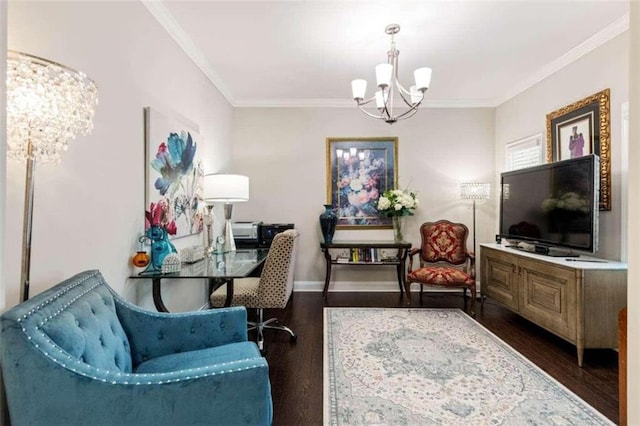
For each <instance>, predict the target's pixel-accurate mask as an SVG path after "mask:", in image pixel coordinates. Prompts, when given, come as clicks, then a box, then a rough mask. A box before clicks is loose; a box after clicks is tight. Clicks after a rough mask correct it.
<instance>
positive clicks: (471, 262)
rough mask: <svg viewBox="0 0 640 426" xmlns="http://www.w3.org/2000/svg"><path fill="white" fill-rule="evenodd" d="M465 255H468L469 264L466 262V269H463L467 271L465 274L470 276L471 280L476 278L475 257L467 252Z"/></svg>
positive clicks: (472, 253)
mask: <svg viewBox="0 0 640 426" xmlns="http://www.w3.org/2000/svg"><path fill="white" fill-rule="evenodd" d="M467 255H468V260H469V262H468V269H467V268H465V269H467V273H468V274H469V275H471V277H472V278H475V277H476V255H475V253H474V252H472V251H470V252H467Z"/></svg>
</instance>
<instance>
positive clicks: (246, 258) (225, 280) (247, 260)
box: [130, 249, 269, 312]
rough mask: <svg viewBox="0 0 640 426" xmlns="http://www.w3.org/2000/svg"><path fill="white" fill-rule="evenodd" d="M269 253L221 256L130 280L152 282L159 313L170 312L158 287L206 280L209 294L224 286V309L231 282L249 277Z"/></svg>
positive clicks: (242, 252) (245, 251) (251, 251)
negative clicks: (175, 281)
mask: <svg viewBox="0 0 640 426" xmlns="http://www.w3.org/2000/svg"><path fill="white" fill-rule="evenodd" d="M267 253H269V249H243V250H238V251H235V252H228V253H224V254H214V255H212V256H211V257H209V258H207V257H205V258H204V259H202V260H200V261H198V262H195V263H190V264H185V263H183V264H182V265H181V269H180V271H179V272H171V273H167V274H163V273H147V274H144V273H141V274H139V275H132V276H131V277H130V278H135V279H151V281H152V283H153V303H154V304H155V305H156V309H157V310H158V311H159V312H169V310H168V309H167V307H166V306H165V305H164V302H163V301H162V292H161V284H162V280H166V279H194V278H197V279H206V280H207V281H208V283H209V293H208V294H211V293H212V292H214V291H215V290H216V289H218V288H220V287H222V286H223V285H225V284H226V286H227V297H226V299H225V301H224V306H230V305H231V300H232V299H233V280H234V278H244V277H246V276H248V275H249V274H251V272H253V271H254V270H255V269H256V268H257V267H258V266H260V265H261V264H262V263H263V262H264V261H265V259H266V258H267Z"/></svg>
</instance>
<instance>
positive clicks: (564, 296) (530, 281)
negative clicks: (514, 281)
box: [518, 258, 577, 343]
mask: <svg viewBox="0 0 640 426" xmlns="http://www.w3.org/2000/svg"><path fill="white" fill-rule="evenodd" d="M518 274H519V276H520V280H521V283H522V288H521V290H520V315H522V316H523V317H525V318H527V319H529V320H531V321H532V322H534V323H536V324H538V325H540V326H541V327H544V328H546V329H547V330H549V331H551V332H553V333H556V334H558V335H559V336H561V337H564V338H565V339H567V340H569V341H570V342H572V343H575V342H576V339H577V336H576V315H577V300H576V298H577V277H576V272H575V270H574V269H569V268H566V269H565V268H562V267H558V266H553V265H550V264H549V263H543V262H536V261H533V260H529V259H524V258H521V259H519V261H518Z"/></svg>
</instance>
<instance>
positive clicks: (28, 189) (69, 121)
mask: <svg viewBox="0 0 640 426" xmlns="http://www.w3.org/2000/svg"><path fill="white" fill-rule="evenodd" d="M97 105H98V88H97V86H96V84H95V83H94V82H93V81H92V80H91V79H90V78H89V77H87V76H86V75H85V74H84V73H82V72H80V71H76V70H74V69H71V68H68V67H66V66H64V65H61V64H58V63H55V62H52V61H49V60H47V59H43V58H39V57H37V56H33V55H29V54H26V53H21V52H16V51H12V50H9V51H7V156H8V157H9V158H13V159H17V160H20V161H25V162H26V179H25V194H24V195H25V202H24V220H23V233H22V268H21V288H20V301H21V302H23V301H25V300H26V299H28V298H29V272H30V264H31V230H32V218H33V193H34V175H33V171H34V168H35V163H36V161H38V162H40V163H45V164H46V163H52V164H57V163H59V162H60V155H61V153H62V152H64V151H66V150H67V147H68V146H69V143H70V142H71V141H72V140H73V139H75V138H76V136H78V135H88V134H90V133H91V130H92V129H93V115H94V113H95V110H96V107H97Z"/></svg>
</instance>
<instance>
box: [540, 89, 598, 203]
mask: <svg viewBox="0 0 640 426" xmlns="http://www.w3.org/2000/svg"><path fill="white" fill-rule="evenodd" d="M609 99H610V90H609V89H604V90H602V91H600V92H598V93H595V94H593V95H591V96H588V97H586V98H584V99H582V100H579V101H577V102H574V103H572V104H571V105H567V106H565V107H562V108H560V109H558V110H556V111H553V112H551V113H549V114H547V162H548V163H549V162H552V161H558V160H561V159H562V158H560V157H561V156H560V152H561V148H562V143H563V142H564V141H563V140H562V137H561V134H562V133H561V130H563V129H567V128H569V126H573V125H575V124H576V123H578V122H584V123H586V124H588V126H589V130H590V132H589V137H588V139H589V140H588V141H586V142H588V147H589V152H588V153H589V154H596V155H598V156H599V157H600V210H611V133H610V118H609V111H610V107H609V104H610V101H609Z"/></svg>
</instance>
